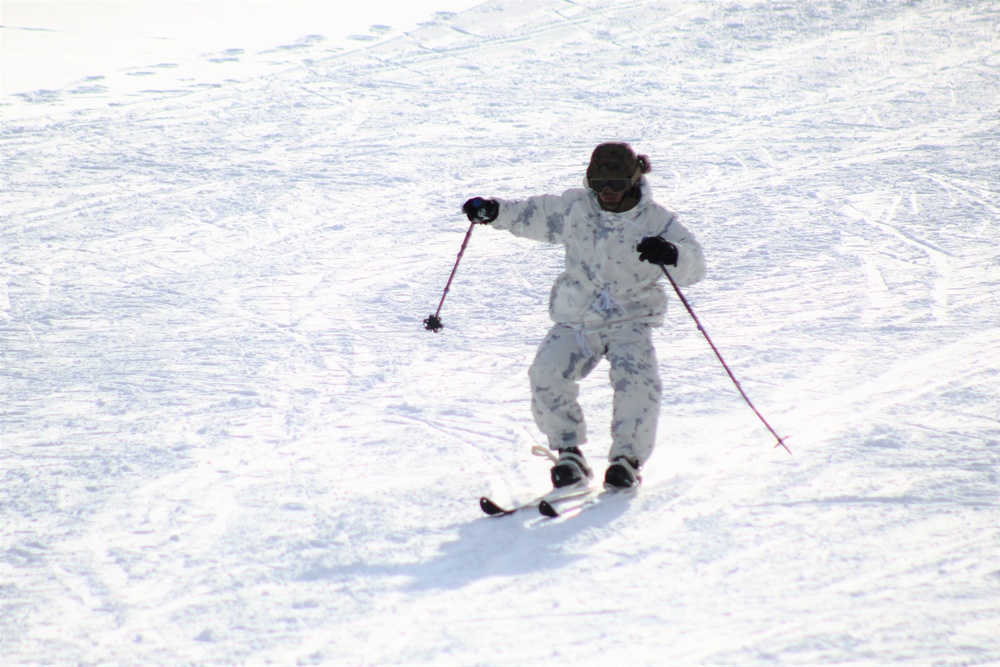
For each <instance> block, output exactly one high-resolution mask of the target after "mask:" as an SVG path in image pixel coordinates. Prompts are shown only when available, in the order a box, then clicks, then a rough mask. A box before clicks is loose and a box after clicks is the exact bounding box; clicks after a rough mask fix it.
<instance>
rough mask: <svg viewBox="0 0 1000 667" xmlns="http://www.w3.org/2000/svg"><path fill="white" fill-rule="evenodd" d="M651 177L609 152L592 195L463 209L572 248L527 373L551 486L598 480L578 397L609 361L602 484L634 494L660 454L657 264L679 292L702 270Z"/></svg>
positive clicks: (623, 147) (638, 160)
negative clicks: (610, 394) (550, 456)
mask: <svg viewBox="0 0 1000 667" xmlns="http://www.w3.org/2000/svg"><path fill="white" fill-rule="evenodd" d="M650 170H651V164H650V161H649V158H648V157H647V156H645V155H637V154H636V153H635V151H633V150H632V147H631V146H629V145H628V144H627V143H622V142H609V143H603V144H601V145H599V146H597V147H596V148H595V149H594V151H593V154H592V156H591V159H590V164H589V166H588V167H587V173H586V177H585V178H584V184H585V186H586V188H575V189H571V190H567V191H565V192H564V193H562V194H561V195H538V196H534V197H529V198H527V199H524V200H505V199H499V198H493V199H486V198H483V197H475V198H473V199H470V200H468V201H466V202H465V204H464V205H463V206H462V210H463V212H464V213H465V214H466V215H467V216H468V218H469V220H470V221H471V222H478V223H482V224H492V226H493V227H494V228H496V229H506V230H507V231H509V232H511V233H512V234H514V235H515V236H523V237H526V238H530V239H534V240H536V241H544V242H548V243H554V244H561V245H563V246H565V270H564V271H563V273H562V274H561V275H560V276H559V277H558V278H557V279H556V282H555V284H554V285H553V287H552V292H551V295H550V300H549V315H550V316H551V318H552V320H553V321H554V322H555V326H553V327H552V329H551V330H550V331H549V333H548V335H547V336H546V337H545V340H544V341H542V343H541V345H540V346H539V348H538V353H537V354H536V356H535V360H534V362H533V363H532V364H531V368H530V369H529V370H528V377H529V378H530V380H531V410H532V414H533V415H534V418H535V423H536V424H537V425H538V428H539V429H540V430H541V431H542V433H544V434H545V435H546V436H547V437H548V440H549V447H550V448H551V449H552V450H553V451H554V452H557V453H558V458H557V459H556V461H555V466H554V467H553V468H552V484H553V486H555V487H564V486H569V485H573V484H578V483H581V482H584V481H585V480H589V479H592V478H593V472H592V471H591V469H590V466H589V465H588V464H587V460H586V458H585V457H584V455H583V452H582V451H581V450H580V446H581V445H583V444H584V443H585V442H586V441H587V429H586V424H585V422H584V417H583V412H582V410H581V408H580V405H579V403H578V402H577V396H578V393H579V384H578V383H579V381H580V380H581V379H583V378H585V377H586V376H587V375H588V374H589V373H590V372H591V371H592V370H593V369H594V367H595V366H596V365H597V364H598V362H600V360H601V359H602V358H603V359H607V360H608V361H609V362H610V364H611V370H610V379H611V385H612V387H613V388H614V400H613V407H612V410H613V415H612V423H611V438H612V443H611V449H610V452H609V454H608V462H609V465H608V468H607V470H606V472H605V477H604V484H605V486H606V487H608V488H631V487H634V486H637V485H638V484H639V483H640V482H641V480H642V478H641V476H640V475H639V471H640V469H641V468H642V466H643V464H645V462H646V461H647V459H648V458H649V456H650V454H652V451H653V445H654V440H655V437H656V423H657V419H658V417H659V412H660V394H661V391H662V386H661V383H660V376H659V369H658V364H657V360H656V351H655V349H654V347H653V342H652V331H651V329H652V327H656V326H660V325H661V324H662V322H663V315H664V313H665V312H666V309H667V300H666V292H665V290H664V289H663V287H662V286H661V285H660V284H659V279H660V278H662V277H663V273H662V270H661V269H660V265H664V266H667V267H670V268H669V271H670V275H671V276H672V277H673V278H674V280H675V281H676V282H677V283H678V284H679V285H681V286H684V285H691V284H693V283H695V282H697V281H699V280H701V278H702V277H704V275H705V261H704V257H703V255H702V249H701V245H700V244H699V243H698V241H696V240H695V238H694V236H693V235H692V234H691V233H690V232H689V231H688V230H687V229H685V228H684V226H683V225H681V224H680V223H679V222H678V221H677V216H676V214H675V213H674V212H673V211H670V210H668V209H666V208H664V207H663V206H661V205H659V204H657V203H656V202H654V201H653V197H652V191H651V189H650V186H649V183H648V181H647V180H646V178H645V174H647V173H649V171H650ZM554 458H555V457H554Z"/></svg>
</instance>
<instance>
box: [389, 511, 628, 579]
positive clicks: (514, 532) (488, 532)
mask: <svg viewBox="0 0 1000 667" xmlns="http://www.w3.org/2000/svg"><path fill="white" fill-rule="evenodd" d="M631 500H632V499H631V498H622V499H620V500H617V501H616V502H613V503H608V504H607V505H602V506H600V507H594V508H591V509H588V510H587V511H586V512H584V513H582V514H580V515H579V516H576V517H569V518H567V519H555V520H550V519H546V518H544V517H542V516H540V515H539V514H538V513H537V512H535V511H533V510H530V509H529V510H522V511H521V512H518V513H516V514H513V515H510V516H500V517H486V516H484V517H482V518H477V519H474V520H472V521H470V522H468V523H465V524H461V525H460V526H459V527H458V538H457V539H456V540H454V541H452V542H447V543H445V544H443V545H442V546H441V548H440V550H439V552H438V553H437V554H436V555H435V556H433V557H432V558H430V559H428V560H427V561H425V562H423V563H418V564H414V565H412V566H410V567H405V566H404V567H401V568H400V572H399V574H408V575H410V576H411V577H412V581H411V582H410V584H409V586H408V588H409V589H410V590H416V591H419V590H428V589H453V588H462V587H463V586H466V585H468V584H470V583H472V582H474V581H476V580H479V579H484V578H486V577H516V576H518V575H521V574H525V573H528V572H539V571H543V570H558V569H561V568H564V567H568V566H571V565H573V564H574V563H575V562H576V561H578V560H580V559H581V558H583V557H584V556H583V554H582V553H581V552H582V551H583V549H584V548H585V547H586V546H588V545H589V544H590V543H593V542H596V541H599V540H600V539H601V535H602V532H601V531H600V529H601V528H606V527H607V526H609V525H610V524H612V523H613V522H614V521H615V520H616V519H617V518H618V517H620V516H621V515H622V514H623V513H624V512H625V511H626V510H627V509H628V506H629V503H630V502H631ZM574 538H579V539H574ZM407 570H409V571H407Z"/></svg>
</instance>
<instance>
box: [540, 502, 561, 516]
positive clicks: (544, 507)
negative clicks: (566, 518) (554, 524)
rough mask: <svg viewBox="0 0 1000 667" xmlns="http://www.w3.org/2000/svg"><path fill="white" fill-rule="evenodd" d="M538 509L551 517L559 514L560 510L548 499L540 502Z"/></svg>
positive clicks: (543, 514)
mask: <svg viewBox="0 0 1000 667" xmlns="http://www.w3.org/2000/svg"><path fill="white" fill-rule="evenodd" d="M538 511H539V512H541V513H542V516H547V517H549V518H550V519H554V518H556V517H557V516H559V512H558V511H556V508H555V507H553V506H552V503H550V502H549V501H547V500H543V501H542V502H540V503H538Z"/></svg>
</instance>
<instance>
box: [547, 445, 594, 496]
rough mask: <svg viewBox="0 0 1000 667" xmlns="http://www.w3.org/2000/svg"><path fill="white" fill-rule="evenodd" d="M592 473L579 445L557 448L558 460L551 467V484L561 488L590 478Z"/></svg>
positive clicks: (592, 475)
mask: <svg viewBox="0 0 1000 667" xmlns="http://www.w3.org/2000/svg"><path fill="white" fill-rule="evenodd" d="M593 477H594V473H592V472H591V471H590V467H589V466H588V465H587V459H585V458H583V452H581V451H580V449H579V447H567V448H566V449H560V450H559V461H557V462H556V465H555V467H553V468H552V486H554V487H555V488H557V489H558V488H561V487H564V486H570V485H573V484H579V483H580V482H582V481H583V480H585V479H592V478H593Z"/></svg>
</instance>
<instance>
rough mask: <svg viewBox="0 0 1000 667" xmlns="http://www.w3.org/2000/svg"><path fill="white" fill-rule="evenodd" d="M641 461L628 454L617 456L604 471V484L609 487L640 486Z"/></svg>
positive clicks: (628, 487)
mask: <svg viewBox="0 0 1000 667" xmlns="http://www.w3.org/2000/svg"><path fill="white" fill-rule="evenodd" d="M639 467H640V466H639V461H638V460H636V459H631V458H629V457H627V456H616V457H615V458H614V460H613V461H611V465H609V466H608V470H607V472H606V473H604V486H605V488H608V489H631V488H634V487H636V486H639V483H640V482H642V476H641V475H639Z"/></svg>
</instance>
